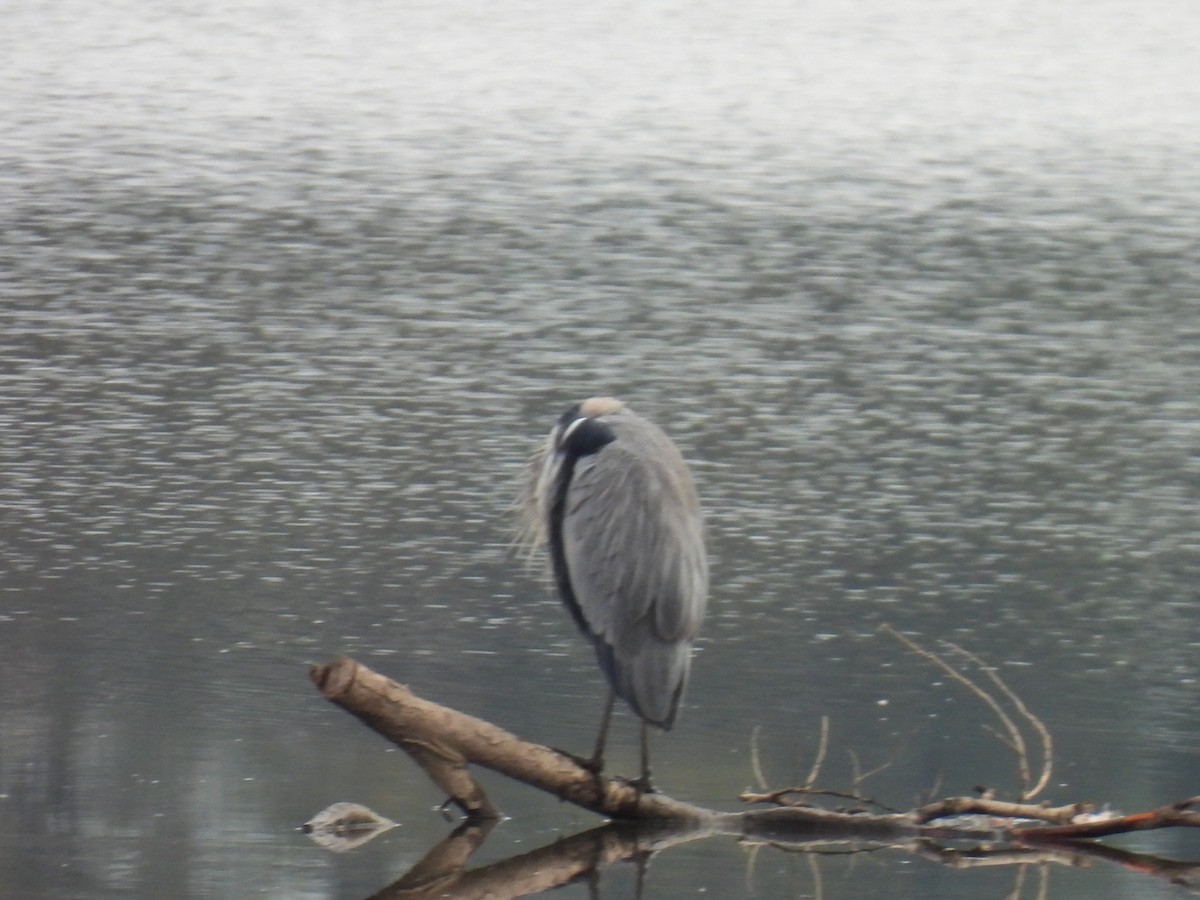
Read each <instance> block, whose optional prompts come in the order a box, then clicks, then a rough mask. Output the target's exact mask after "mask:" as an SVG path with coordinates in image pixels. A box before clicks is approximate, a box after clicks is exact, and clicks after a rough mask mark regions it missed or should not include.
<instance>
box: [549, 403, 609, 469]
mask: <svg viewBox="0 0 1200 900" xmlns="http://www.w3.org/2000/svg"><path fill="white" fill-rule="evenodd" d="M624 409H625V404H623V403H622V402H621V401H620V400H616V399H614V398H612V397H591V398H589V399H587V400H584V401H583V402H582V403H577V404H575V405H574V406H572V407H571V408H570V409H568V410H567V411H566V412H565V413H563V414H562V416H560V417H559V420H558V424H557V425H556V426H555V428H554V432H553V435H552V437H551V440H552V441H553V444H554V450H555V452H556V453H559V454H570V455H572V456H576V457H578V456H587V455H588V454H590V453H595V452H596V451H597V450H599V449H600V448H601V447H603V446H604V445H605V444H608V443H611V442H612V441H613V440H615V439H616V435H615V434H613V431H612V429H611V428H610V427H609V426H608V424H607V423H606V422H605V421H604V420H605V419H606V418H607V417H609V416H613V415H616V414H618V413H620V412H623V411H624Z"/></svg>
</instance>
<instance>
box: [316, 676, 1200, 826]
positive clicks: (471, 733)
mask: <svg viewBox="0 0 1200 900" xmlns="http://www.w3.org/2000/svg"><path fill="white" fill-rule="evenodd" d="M309 674H310V677H311V678H312V680H313V682H314V683H315V684H316V685H317V687H318V688H320V690H321V692H322V694H324V695H325V697H326V698H327V699H329V700H330V701H331V702H333V703H335V704H337V705H338V706H341V707H342V708H343V709H345V710H347V711H348V712H350V713H351V714H353V715H354V716H356V717H357V718H359V719H360V720H361V721H363V722H364V723H365V724H367V725H368V726H369V727H371V728H372V729H374V730H375V731H377V732H379V733H380V734H381V735H383V736H384V737H386V738H388V739H389V740H391V741H392V742H394V743H395V744H397V745H398V746H400V747H401V748H403V749H404V750H405V751H406V752H407V753H408V754H409V755H410V756H411V757H412V758H413V759H414V760H415V761H416V763H417V764H418V765H419V766H420V767H421V768H422V769H423V770H424V771H425V772H426V773H427V774H428V775H429V777H430V778H431V779H433V781H434V782H435V783H436V784H437V785H438V786H439V787H441V789H442V790H444V791H445V792H446V794H447V796H448V797H449V798H450V800H451V801H453V802H454V803H455V804H457V805H458V806H459V808H460V809H462V811H463V812H464V813H465V814H466V815H467V816H468V818H469V819H470V820H472V821H481V820H488V819H495V818H498V817H499V815H500V813H499V811H498V810H497V809H496V808H495V806H493V805H492V803H491V801H490V800H489V799H488V797H487V795H486V794H485V793H484V792H483V789H482V788H481V787H480V786H479V784H478V783H477V782H476V781H475V779H474V778H473V777H472V775H471V773H470V771H469V769H468V766H469V765H478V766H483V767H484V768H488V769H491V770H493V771H495V772H497V773H499V774H501V775H505V776H507V777H509V778H513V779H516V780H518V781H521V782H524V783H525V784H528V785H530V786H532V787H535V788H538V789H539V790H543V791H546V792H547V793H550V794H552V795H553V796H555V797H558V798H559V799H560V800H565V801H567V802H569V803H574V804H575V805H577V806H580V807H583V808H584V809H588V810H591V811H592V812H594V813H596V814H598V815H601V816H605V817H607V818H609V819H615V820H619V821H636V822H641V823H659V824H664V825H669V826H671V829H672V832H671V833H672V834H673V835H674V838H672V839H671V840H672V842H673V841H674V840H675V839H682V840H694V839H696V838H697V837H703V836H707V835H712V834H729V835H736V836H738V837H741V838H744V839H748V840H756V841H765V842H770V843H776V844H786V843H799V842H811V841H813V840H847V839H857V840H863V841H875V842H896V841H902V840H908V839H911V838H932V839H962V838H977V839H984V840H992V841H997V840H999V841H1010V842H1014V843H1024V844H1032V843H1033V842H1035V841H1037V840H1038V839H1042V840H1045V841H1047V842H1049V841H1061V840H1063V839H1070V838H1094V837H1099V836H1102V835H1109V834H1120V833H1125V832H1129V831H1138V830H1145V829H1149V828H1170V827H1179V826H1182V827H1200V812H1198V811H1197V810H1200V797H1193V798H1191V799H1189V800H1185V801H1182V802H1181V803H1176V804H1173V805H1172V806H1167V807H1163V808H1161V809H1158V810H1155V811H1153V812H1149V813H1141V814H1138V815H1133V816H1111V817H1108V818H1106V819H1100V818H1099V817H1090V818H1089V817H1085V816H1083V815H1082V814H1084V813H1088V812H1089V811H1090V807H1089V806H1087V805H1084V804H1072V805H1067V806H1059V807H1051V806H1049V805H1047V804H1038V805H1035V804H1030V803H1008V802H1004V801H999V800H994V799H991V798H985V797H949V798H946V799H944V800H941V801H938V802H937V803H931V804H929V805H927V806H924V807H921V808H919V809H914V810H910V811H908V812H889V813H887V814H878V815H876V814H868V813H863V812H861V811H854V812H843V811H837V810H829V809H821V808H819V807H814V806H807V805H788V804H787V803H785V802H784V801H783V799H781V798H783V797H784V796H785V795H788V794H791V793H796V792H801V793H802V791H801V789H789V790H787V791H777V792H775V793H774V794H773V795H764V797H766V796H774V797H775V798H776V802H778V803H779V804H780V805H778V806H776V807H774V808H770V809H752V810H746V811H743V812H736V813H728V812H716V811H713V810H708V809H704V808H702V807H698V806H694V805H692V804H690V803H684V802H682V801H680V800H675V799H673V798H671V797H668V796H666V795H665V794H660V793H650V794H645V793H641V792H640V791H639V790H638V789H637V788H635V787H634V786H633V785H631V784H630V783H629V782H627V781H626V780H625V779H623V778H619V777H609V776H603V775H597V774H595V773H593V772H591V771H590V770H588V769H586V768H584V767H583V766H582V765H581V764H580V763H579V762H578V761H577V760H576V759H575V758H573V757H571V756H567V755H566V754H564V753H562V752H561V751H558V750H555V749H553V748H551V747H544V746H542V745H540V744H531V743H528V742H526V741H523V740H521V739H520V738H518V737H516V736H515V735H513V734H511V733H510V732H508V731H505V730H504V729H503V728H500V727H498V726H496V725H493V724H492V723H490V722H485V721H484V720H482V719H478V718H475V717H474V716H469V715H466V714H465V713H461V712H457V711H456V710H453V709H449V708H447V707H444V706H439V705H438V704H436V703H431V702H430V701H428V700H423V699H421V698H420V697H417V696H416V695H415V694H413V693H412V691H410V690H409V689H408V688H406V687H404V686H402V685H399V684H397V683H396V682H394V681H392V680H390V679H388V678H385V677H384V676H382V675H379V674H378V673H376V672H373V671H371V670H370V669H368V668H367V667H366V666H363V665H361V664H359V663H358V662H355V661H354V660H352V659H348V658H345V657H343V658H341V659H337V660H334V661H333V662H331V663H329V664H328V665H325V666H314V667H313V668H312V669H311V670H310V673H309ZM956 817H963V818H956ZM1077 817H1078V818H1077ZM947 820H949V821H947ZM1031 820H1032V821H1038V822H1047V823H1050V824H1048V825H1031V824H1030V822H1031Z"/></svg>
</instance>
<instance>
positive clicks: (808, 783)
mask: <svg viewBox="0 0 1200 900" xmlns="http://www.w3.org/2000/svg"><path fill="white" fill-rule="evenodd" d="M828 750H829V716H821V736H820V738H819V739H818V741H817V755H816V758H815V759H813V764H812V768H811V769H809V770H808V777H807V778H805V779H804V786H805V787H812V786H813V785H814V784H816V783H817V778H818V777H819V776H820V774H821V765H822V764H823V763H824V762H825V753H826V752H827V751H828ZM765 787H766V786H765V785H764V788H765Z"/></svg>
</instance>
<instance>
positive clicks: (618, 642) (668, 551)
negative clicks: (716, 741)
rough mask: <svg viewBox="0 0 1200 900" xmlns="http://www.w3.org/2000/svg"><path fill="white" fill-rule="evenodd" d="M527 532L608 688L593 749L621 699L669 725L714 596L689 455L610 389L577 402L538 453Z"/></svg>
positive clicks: (596, 755)
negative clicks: (540, 548) (545, 556)
mask: <svg viewBox="0 0 1200 900" xmlns="http://www.w3.org/2000/svg"><path fill="white" fill-rule="evenodd" d="M522 507H523V512H524V518H525V526H526V529H525V530H526V533H527V537H528V538H529V539H530V542H531V543H536V544H544V545H545V546H546V547H547V549H548V550H549V554H550V560H551V564H552V568H553V573H554V582H555V586H556V587H557V589H558V594H559V596H560V597H561V598H562V601H563V604H564V605H565V606H566V607H567V610H568V611H569V612H570V613H571V617H572V618H573V619H574V620H575V624H576V625H578V626H579V628H580V630H581V631H582V632H583V633H584V634H585V635H586V636H587V637H588V639H589V640H590V641H591V642H592V646H593V647H594V648H595V650H596V658H597V660H598V661H599V663H600V669H601V670H602V671H603V672H604V675H605V678H606V679H607V680H608V686H609V691H608V696H607V699H606V701H605V704H604V713H603V715H602V717H601V720H600V732H599V734H598V735H597V737H596V747H595V751H594V752H593V754H592V758H591V759H590V760H587V761H586V763H587V764H588V765H589V767H590V768H592V769H593V771H595V772H597V773H598V772H600V771H601V770H602V769H603V766H604V745H605V741H606V739H607V736H608V724H609V720H610V718H611V717H612V710H613V701H614V698H615V697H620V698H621V699H623V700H624V701H626V702H627V703H628V704H629V705H630V706H631V707H632V708H633V711H634V712H635V713H637V714H638V716H639V717H641V720H642V723H641V750H642V774H641V779H640V782H639V784H640V785H641V786H642V787H643V789H645V790H652V787H651V784H650V765H649V749H648V746H647V743H648V738H647V731H646V727H647V724H650V725H655V726H657V727H659V728H661V729H663V730H664V731H665V730H668V729H670V727H671V725H672V724H673V723H674V721H675V714H676V712H677V711H678V709H679V699H680V697H681V696H682V694H683V689H684V685H685V684H686V682H687V677H688V670H689V668H690V666H691V655H692V642H693V641H694V640H695V639H696V635H697V634H698V633H699V631H700V621H701V619H703V617H704V608H705V605H706V604H707V599H708V559H707V556H706V555H705V551H704V524H703V518H702V515H701V512H700V501H699V499H698V497H697V496H696V488H695V486H694V484H693V483H692V477H691V475H690V473H689V472H688V468H687V465H686V464H685V463H684V461H683V457H682V456H681V455H680V453H679V451H678V450H677V449H676V447H675V445H674V444H673V443H671V440H670V438H668V437H667V436H666V434H664V433H663V431H662V429H660V428H659V427H658V426H657V425H654V424H653V423H652V422H649V421H648V420H646V419H643V418H642V417H641V416H639V415H636V414H635V413H634V412H633V411H632V410H631V409H629V408H628V407H627V406H625V405H624V404H623V403H621V402H620V401H619V400H615V399H613V398H612V397H592V398H591V399H589V400H584V401H583V402H582V403H580V404H578V405H576V406H573V407H571V408H570V409H569V410H567V411H566V412H565V413H564V414H563V415H562V417H561V418H560V419H559V420H558V423H557V424H556V425H555V426H554V428H553V429H552V430H551V432H550V436H549V438H548V439H547V440H546V442H545V444H544V445H543V446H542V448H541V449H540V450H539V451H538V453H537V454H535V456H534V457H533V460H532V461H531V463H530V467H529V471H528V472H527V475H526V482H525V486H524V490H523V492H522Z"/></svg>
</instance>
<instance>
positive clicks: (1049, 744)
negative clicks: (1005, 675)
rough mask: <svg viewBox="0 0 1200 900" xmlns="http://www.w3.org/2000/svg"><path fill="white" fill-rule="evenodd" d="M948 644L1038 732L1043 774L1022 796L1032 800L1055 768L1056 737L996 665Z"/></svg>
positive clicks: (1041, 789) (948, 644)
mask: <svg viewBox="0 0 1200 900" xmlns="http://www.w3.org/2000/svg"><path fill="white" fill-rule="evenodd" d="M946 646H947V647H949V648H950V649H951V650H953V651H954V652H955V653H958V654H959V655H961V656H963V657H965V658H966V659H969V660H970V661H971V662H973V663H974V664H975V665H977V666H978V667H979V668H980V669H981V670H982V671H983V672H984V673H986V674H987V676H988V677H989V678H990V679H991V680H992V683H993V684H994V685H996V688H997V689H998V690H999V691H1000V692H1001V693H1002V694H1004V696H1005V697H1007V698H1008V701H1009V703H1011V704H1012V705H1013V706H1014V707H1015V708H1016V710H1017V712H1018V713H1020V714H1021V717H1022V718H1024V719H1025V721H1026V722H1028V723H1029V724H1030V725H1031V726H1032V727H1033V730H1034V731H1036V732H1037V734H1038V739H1039V740H1040V741H1041V742H1042V774H1041V775H1040V776H1039V777H1038V780H1037V781H1036V782H1035V783H1034V785H1033V787H1031V788H1029V789H1028V790H1026V791H1025V793H1024V795H1023V796H1022V797H1021V799H1022V800H1032V799H1033V798H1034V797H1036V796H1037V795H1038V794H1040V793H1041V792H1042V791H1044V790H1045V789H1046V785H1048V784H1049V783H1050V775H1051V772H1052V771H1053V768H1054V739H1053V738H1051V737H1050V729H1048V728H1047V727H1046V723H1045V722H1043V721H1042V720H1041V719H1040V718H1039V717H1038V716H1036V715H1034V714H1033V713H1032V712H1030V710H1029V707H1027V706H1026V705H1025V701H1024V700H1022V699H1021V698H1020V696H1019V695H1018V694H1017V693H1016V691H1014V690H1013V689H1012V688H1010V687H1009V686H1008V684H1007V683H1006V682H1005V681H1004V680H1003V679H1001V678H1000V674H999V673H998V672H997V671H996V669H995V667H993V666H989V665H988V664H987V663H985V662H984V661H983V660H982V659H980V658H979V657H978V656H976V655H975V654H974V653H972V652H971V651H970V650H965V649H963V648H962V647H960V646H958V645H957V644H951V643H949V642H946Z"/></svg>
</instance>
